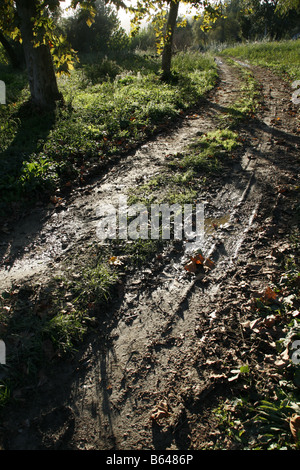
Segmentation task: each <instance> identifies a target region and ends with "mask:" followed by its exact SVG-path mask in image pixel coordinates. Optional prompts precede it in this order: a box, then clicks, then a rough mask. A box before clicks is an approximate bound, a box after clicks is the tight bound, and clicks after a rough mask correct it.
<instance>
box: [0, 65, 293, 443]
mask: <svg viewBox="0 0 300 470" xmlns="http://www.w3.org/2000/svg"><path fill="white" fill-rule="evenodd" d="M219 71H220V83H219V86H218V87H217V88H216V89H215V90H214V91H213V92H212V93H211V94H210V95H209V96H208V97H207V99H206V100H205V102H203V103H202V105H201V108H200V109H199V110H198V113H197V117H196V118H195V119H183V120H182V123H181V124H180V125H178V126H177V127H176V129H174V130H173V132H171V133H170V134H169V135H161V136H158V137H157V138H155V139H154V140H152V141H150V142H148V143H147V144H145V145H143V146H142V147H141V148H140V149H138V150H137V151H136V153H134V154H132V155H130V156H128V157H127V158H126V159H124V160H121V161H120V162H119V163H118V164H117V165H116V166H115V167H114V169H113V171H110V172H109V173H107V174H106V175H105V176H103V177H102V178H101V179H100V180H97V181H95V182H93V183H92V184H90V185H89V186H88V187H86V188H84V189H83V190H82V191H80V192H76V193H74V194H73V196H72V197H71V199H70V200H69V201H68V202H66V204H65V205H63V206H62V207H60V210H59V211H56V210H53V209H52V210H50V209H49V210H48V211H45V210H44V209H42V208H37V209H36V210H35V211H34V212H32V213H31V214H30V215H28V217H26V218H24V219H23V221H21V222H20V223H19V225H18V227H17V228H16V229H15V231H14V232H13V233H10V234H9V235H8V236H7V240H5V241H4V242H3V244H2V246H1V248H2V255H3V257H4V258H5V257H8V258H9V259H10V264H9V266H7V265H6V267H5V269H4V268H3V269H2V270H0V283H1V286H2V287H5V288H6V287H8V286H10V285H11V283H12V282H20V281H22V280H23V279H24V278H26V277H28V276H29V277H30V276H33V279H35V278H36V277H38V278H39V279H40V280H42V279H43V278H44V279H47V278H48V276H49V273H50V274H51V273H53V272H55V271H56V270H58V269H60V262H61V259H63V257H64V256H65V255H66V254H69V253H72V250H76V247H78V244H81V246H84V244H87V243H90V242H91V241H92V240H94V239H95V230H96V227H97V223H98V220H97V217H96V214H95V207H96V205H97V204H98V203H99V202H101V203H103V202H104V201H106V202H112V203H115V201H116V198H117V197H118V196H119V194H122V193H123V192H124V193H126V189H128V188H130V187H133V186H134V185H137V184H139V183H140V182H143V181H147V180H148V179H149V178H150V177H152V176H153V175H156V174H158V173H159V172H160V167H161V165H162V163H163V162H164V160H165V155H167V154H172V153H176V152H180V151H181V150H183V149H184V148H186V146H187V144H189V143H191V141H192V140H193V139H195V138H196V137H197V136H199V135H200V134H201V133H205V132H207V131H209V130H212V129H214V128H216V126H217V116H218V115H220V114H221V113H222V112H224V110H226V108H227V107H228V106H229V105H230V103H232V102H234V100H235V99H236V98H237V97H238V94H239V89H240V83H239V74H238V72H237V70H236V69H235V68H234V67H232V66H229V65H227V64H226V63H223V62H222V61H221V60H220V61H219ZM252 71H253V74H254V76H255V78H256V80H257V81H258V82H259V83H260V85H261V97H262V104H261V107H260V109H259V111H258V113H257V115H256V116H255V117H254V118H253V119H250V120H249V121H247V122H245V123H242V124H241V126H240V129H239V134H240V136H241V138H242V140H243V146H242V148H241V150H240V152H239V155H238V158H236V159H235V161H234V162H233V163H232V162H231V163H230V165H228V168H227V169H226V170H225V171H224V173H223V174H222V175H221V176H220V177H218V178H217V179H215V180H214V181H211V182H210V184H209V186H208V187H207V189H206V190H205V191H204V192H203V194H201V197H202V198H203V201H205V202H206V211H207V212H206V214H205V215H206V217H207V219H208V220H209V221H214V220H218V221H219V222H220V223H219V224H218V228H217V229H216V230H207V232H206V238H205V247H204V251H205V255H206V256H208V257H209V258H210V259H211V260H213V263H214V266H213V269H211V270H208V271H207V272H206V274H205V276H204V277H203V276H202V277H199V278H196V277H195V276H191V275H190V274H189V273H187V272H186V271H185V270H184V269H183V266H184V262H185V260H186V253H185V252H184V250H181V249H178V250H177V249H176V247H174V248H173V250H171V251H170V252H168V253H166V255H165V258H164V261H163V263H158V264H155V265H152V266H151V269H145V270H144V271H143V272H137V273H136V275H135V276H133V277H130V278H129V279H126V281H125V282H124V285H123V290H124V292H123V296H122V298H121V299H119V300H117V301H116V302H115V303H112V305H111V311H109V312H108V314H107V315H108V318H110V319H114V321H111V324H110V329H109V334H108V335H107V338H106V341H105V342H103V336H102V335H100V334H99V335H98V334H97V331H96V332H93V333H92V334H91V335H90V336H89V338H88V339H87V340H86V341H85V343H84V345H83V347H82V349H81V350H80V351H79V352H78V354H77V355H76V357H74V358H72V359H70V360H69V361H67V362H63V363H61V364H59V365H58V366H57V367H55V369H54V371H53V372H49V373H48V374H47V377H46V380H44V381H43V383H42V384H40V386H39V388H38V390H37V391H36V395H35V396H34V400H27V401H26V402H25V403H22V406H21V407H17V410H16V411H13V410H11V411H10V412H9V415H8V416H6V419H5V426H6V428H7V432H6V435H5V440H4V446H5V447H6V448H8V449H97V450H101V449H103V450H104V449H105V450H108V449H118V450H143V449H147V450H149V449H160V450H162V449H174V450H176V449H201V448H207V447H209V446H211V445H213V444H214V443H216V442H218V439H219V438H220V435H219V432H218V431H217V429H216V418H215V414H214V412H213V410H214V408H215V407H216V406H218V404H219V403H220V401H221V400H225V399H226V398H227V397H230V396H231V394H232V393H233V389H234V387H235V386H236V383H235V382H234V381H233V382H231V381H229V380H228V378H230V377H231V376H232V372H231V371H232V370H233V369H237V368H238V367H240V366H241V365H245V364H248V365H249V366H250V367H251V365H252V364H255V365H257V363H260V364H261V368H259V367H258V368H257V369H256V370H255V371H254V373H255V374H257V377H260V376H261V375H262V374H263V373H264V372H265V371H266V368H267V367H271V366H272V365H269V366H268V364H265V362H264V359H263V351H264V353H266V354H269V356H270V355H271V356H272V355H274V354H275V353H276V348H274V345H273V344H271V343H267V342H265V341H264V340H263V338H257V339H256V342H255V341H254V342H253V338H251V340H250V337H249V334H248V331H247V329H246V328H245V327H243V325H244V324H245V323H246V322H247V320H249V319H252V317H251V310H250V309H249V305H250V303H251V299H252V298H253V297H254V296H255V295H258V294H259V293H261V292H263V291H264V289H265V288H267V287H268V285H269V283H270V280H271V279H272V276H274V275H276V273H277V270H278V264H277V263H276V260H275V259H274V257H272V256H271V253H272V251H273V250H274V249H276V250H282V249H284V247H285V242H286V240H287V237H288V236H289V234H290V229H291V224H292V223H293V214H294V211H293V204H294V188H295V187H296V185H297V184H298V174H299V149H300V137H299V133H297V129H296V123H295V106H294V105H293V104H292V103H291V89H290V87H289V85H288V84H287V83H285V82H283V81H282V80H281V79H279V78H278V77H276V76H275V75H274V74H273V73H271V72H270V71H267V70H261V69H258V68H254V67H253V68H252ZM210 225H211V224H210ZM286 249H287V250H288V248H286ZM8 267H9V269H8ZM265 375H266V379H265V383H264V385H263V386H264V387H266V389H268V388H270V387H272V386H273V385H272V383H270V382H269V378H268V375H267V374H265ZM223 445H224V447H226V442H224V443H223Z"/></svg>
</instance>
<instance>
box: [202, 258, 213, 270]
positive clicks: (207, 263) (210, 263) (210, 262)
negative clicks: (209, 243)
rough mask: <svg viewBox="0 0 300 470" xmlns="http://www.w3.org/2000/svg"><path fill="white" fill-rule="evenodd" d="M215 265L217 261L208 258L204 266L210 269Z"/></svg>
mask: <svg viewBox="0 0 300 470" xmlns="http://www.w3.org/2000/svg"><path fill="white" fill-rule="evenodd" d="M214 265H215V263H214V262H213V261H212V260H211V259H209V258H206V260H205V262H204V266H206V267H207V268H209V269H212V268H213V267H214Z"/></svg>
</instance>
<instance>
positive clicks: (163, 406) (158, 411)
mask: <svg viewBox="0 0 300 470" xmlns="http://www.w3.org/2000/svg"><path fill="white" fill-rule="evenodd" d="M169 414H170V413H169V407H168V404H167V402H166V401H163V402H161V403H160V404H159V405H157V406H156V407H155V408H154V410H153V411H152V414H151V419H152V420H153V421H156V422H157V421H158V420H160V419H161V418H165V417H167V416H169Z"/></svg>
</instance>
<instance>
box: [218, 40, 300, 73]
mask: <svg viewBox="0 0 300 470" xmlns="http://www.w3.org/2000/svg"><path fill="white" fill-rule="evenodd" d="M220 55H222V56H224V57H235V58H238V59H240V60H244V61H249V62H250V63H252V64H254V65H259V66H262V67H268V68H271V69H273V70H274V71H275V72H277V73H279V74H281V75H283V76H284V77H285V78H287V79H288V80H293V81H294V80H297V79H299V77H300V49H299V41H291V40H290V41H278V42H276V41H272V42H262V43H247V44H243V45H238V46H235V47H230V48H228V49H225V50H223V51H222V52H221V53H220Z"/></svg>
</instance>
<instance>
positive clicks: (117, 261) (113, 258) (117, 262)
mask: <svg viewBox="0 0 300 470" xmlns="http://www.w3.org/2000/svg"><path fill="white" fill-rule="evenodd" d="M108 262H109V264H113V265H114V266H117V265H121V264H123V263H122V261H121V260H120V259H119V258H118V257H117V256H111V257H110V258H109V260H108Z"/></svg>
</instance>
